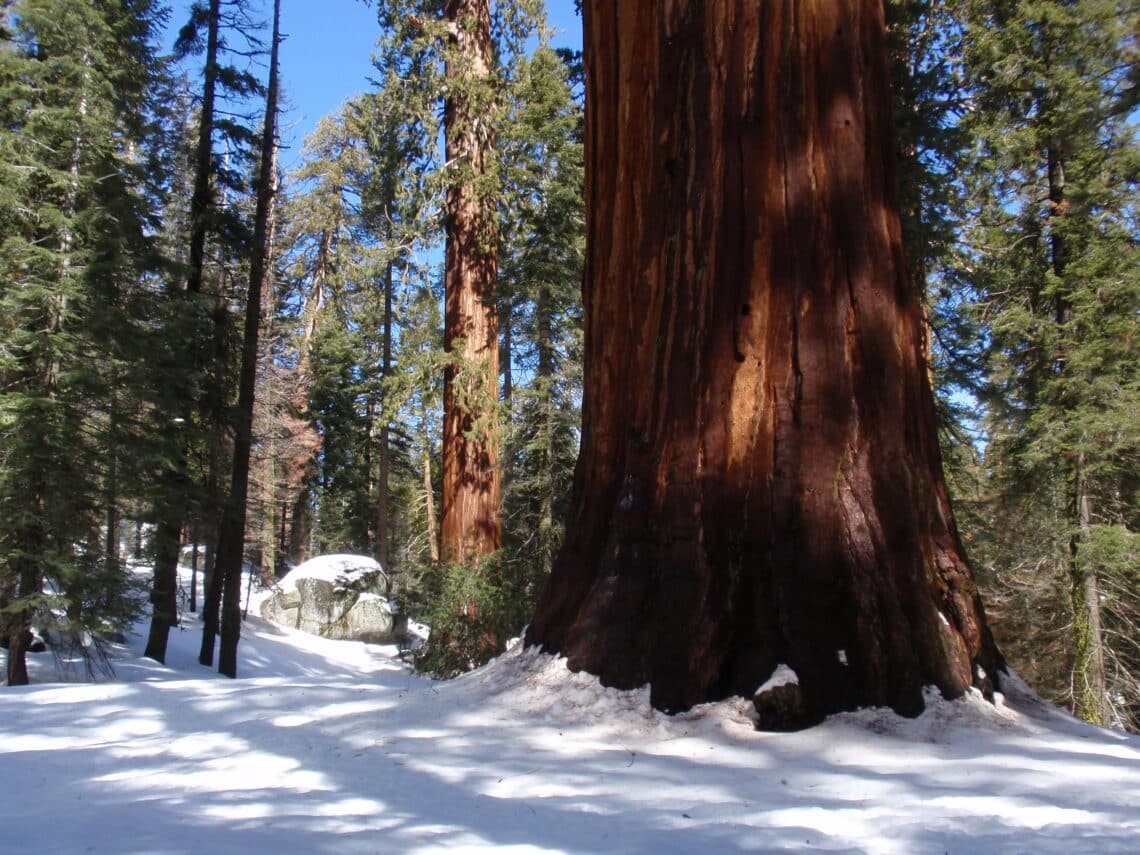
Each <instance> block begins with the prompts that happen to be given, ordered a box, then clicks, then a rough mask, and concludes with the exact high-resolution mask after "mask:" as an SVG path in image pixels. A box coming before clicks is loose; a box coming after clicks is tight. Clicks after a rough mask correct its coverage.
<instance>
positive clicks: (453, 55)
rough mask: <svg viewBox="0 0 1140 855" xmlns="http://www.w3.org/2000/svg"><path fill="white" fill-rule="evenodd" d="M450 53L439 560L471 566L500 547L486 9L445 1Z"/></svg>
mask: <svg viewBox="0 0 1140 855" xmlns="http://www.w3.org/2000/svg"><path fill="white" fill-rule="evenodd" d="M444 10H445V12H444V13H445V15H446V17H447V20H448V22H449V23H450V24H451V26H452V33H453V39H454V43H453V45H452V48H451V50H450V51H449V58H448V63H447V75H448V78H449V79H450V80H451V81H452V83H453V88H452V92H451V94H450V96H449V97H448V99H447V105H446V110H445V113H446V115H445V125H446V138H447V145H446V148H447V159H448V161H449V162H450V163H452V164H455V166H454V168H455V169H456V170H457V172H456V175H457V177H456V178H455V179H454V180H453V181H452V183H451V186H450V187H449V188H448V192H447V212H448V224H447V249H446V269H445V272H444V289H445V312H444V349H445V350H446V351H447V352H448V353H449V354H451V357H452V361H451V364H450V365H449V367H448V369H447V374H446V378H445V384H446V385H445V387H444V404H443V413H444V415H443V495H442V504H443V514H442V519H441V523H440V540H441V550H442V554H443V558H444V560H446V561H453V562H456V563H458V564H469V563H472V562H474V561H476V560H478V559H479V558H480V557H482V556H484V555H488V554H490V553H493V552H495V551H496V550H498V549H499V547H500V546H501V544H502V528H501V522H500V518H499V512H500V490H501V486H500V478H499V466H498V463H499V460H498V458H499V426H498V419H497V417H496V411H497V407H498V380H499V341H498V324H497V321H496V317H495V314H496V313H495V296H496V295H495V289H496V284H497V278H498V250H497V246H496V244H497V228H496V220H495V216H496V212H495V200H494V199H492V198H488V196H487V194H486V190H485V189H484V188H483V187H482V186H481V181H480V179H483V178H484V177H485V176H486V175H487V174H488V170H489V169H490V168H491V158H492V147H493V139H492V133H491V129H490V127H489V126H488V124H487V116H486V113H487V111H488V109H489V106H490V105H489V96H488V92H489V91H490V87H491V85H492V84H491V80H490V69H491V13H490V4H489V2H488V0H447V2H446V3H445V4H444Z"/></svg>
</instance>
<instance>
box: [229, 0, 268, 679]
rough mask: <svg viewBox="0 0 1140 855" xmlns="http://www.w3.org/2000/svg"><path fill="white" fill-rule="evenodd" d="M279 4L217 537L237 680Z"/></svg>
mask: <svg viewBox="0 0 1140 855" xmlns="http://www.w3.org/2000/svg"><path fill="white" fill-rule="evenodd" d="M280 22H281V0H274V3H273V35H272V41H271V42H270V48H269V85H268V88H267V90H266V98H265V124H264V126H263V127H262V131H261V152H260V155H261V156H260V169H259V173H258V183H257V207H256V211H255V214H254V226H253V253H252V256H251V258H250V265H249V288H248V290H247V294H246V305H245V329H244V332H243V337H242V348H241V370H240V372H239V379H238V400H237V407H236V409H235V412H234V416H235V419H234V421H235V430H234V457H233V471H232V473H231V477H230V495H229V499H228V501H227V502H226V507H225V512H224V514H223V516H222V526H221V531H220V533H219V536H218V566H217V568H216V570H215V572H216V573H217V574H218V575H220V576H221V577H222V590H223V595H224V596H223V601H222V620H221V630H222V633H221V634H222V640H221V645H220V647H219V649H218V671H220V672H221V673H222V674H225V675H226V676H227V677H236V676H237V650H238V641H239V640H240V638H241V568H242V557H243V552H244V550H243V546H244V545H245V520H246V513H247V510H248V505H249V502H248V498H249V467H250V455H251V453H252V447H253V405H254V387H255V386H256V384H257V338H258V332H259V331H260V329H261V295H262V293H263V292H265V291H266V290H267V287H266V286H267V283H268V281H269V279H270V251H271V247H270V245H269V233H270V225H271V223H272V218H273V213H272V212H273V203H274V197H275V190H276V187H275V184H276V181H275V177H276V171H277V158H276V152H277V55H278V48H279V46H280V41H281V39H280Z"/></svg>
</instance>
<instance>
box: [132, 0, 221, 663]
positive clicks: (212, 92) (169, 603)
mask: <svg viewBox="0 0 1140 855" xmlns="http://www.w3.org/2000/svg"><path fill="white" fill-rule="evenodd" d="M208 14H209V17H208V21H207V32H206V60H205V69H204V72H203V75H204V79H203V84H202V106H201V109H200V112H199V116H198V145H197V150H196V153H195V169H194V189H193V193H192V194H191V197H190V251H189V253H188V255H189V265H188V266H189V271H188V272H187V276H186V291H187V293H188V294H189V295H190V296H191V297H192V298H193V297H194V296H195V295H198V294H200V293H201V291H202V278H203V274H204V271H205V259H206V236H207V235H208V234H209V231H210V226H211V224H212V219H213V218H212V216H211V211H212V189H211V187H212V183H211V178H212V177H213V165H214V163H213V161H214V146H213V136H214V105H215V100H216V91H217V80H218V27H219V21H220V17H221V0H210V6H209V13H208ZM191 310H194V306H191ZM187 346H188V348H189V352H190V354H192V355H193V359H192V362H193V366H192V367H193V370H194V371H195V372H197V371H198V370H199V369H200V368H202V365H201V364H200V362H199V353H200V350H199V348H200V345H199V344H198V343H197V342H191V343H190V344H188V345H187ZM191 418H192V417H191V414H189V413H187V415H186V416H185V417H183V420H182V423H183V424H190V423H191ZM173 441H174V444H175V451H174V456H173V460H172V462H171V465H170V468H169V469H168V471H167V473H166V475H165V477H164V479H163V480H164V481H165V482H167V483H168V484H169V485H170V489H169V490H167V491H166V492H165V494H164V495H163V497H162V499H161V500H160V501H161V502H162V504H163V507H162V508H160V509H158V517H159V521H158V524H157V525H156V527H155V549H154V553H155V560H154V586H153V591H152V600H151V601H152V603H153V610H152V614H151V624H150V634H149V635H148V637H147V647H146V654H145V655H146V656H148V657H150V658H152V659H155V660H156V661H158V662H165V661H166V644H167V636H168V635H169V632H170V627H172V626H173V625H174V622H175V620H176V619H177V608H176V605H175V600H174V597H175V595H176V592H177V587H178V550H179V548H180V546H181V544H180V540H179V538H180V537H181V532H182V528H183V526H184V525H185V523H186V519H187V517H188V514H189V510H190V504H189V487H190V479H189V477H188V467H189V462H188V457H189V450H188V448H187V447H186V442H185V441H184V440H183V439H182V438H181V437H178V436H176V437H174V440H173ZM208 581H209V580H207V582H208ZM208 605H209V601H208V597H207V606H208ZM207 613H208V608H207ZM211 658H212V653H211Z"/></svg>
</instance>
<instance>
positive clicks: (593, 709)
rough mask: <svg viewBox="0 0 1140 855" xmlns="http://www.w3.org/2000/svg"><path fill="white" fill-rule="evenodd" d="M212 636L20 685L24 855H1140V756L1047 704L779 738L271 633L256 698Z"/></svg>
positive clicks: (509, 671)
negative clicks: (204, 651)
mask: <svg viewBox="0 0 1140 855" xmlns="http://www.w3.org/2000/svg"><path fill="white" fill-rule="evenodd" d="M253 612H256V609H252V610H251V613H253ZM199 641H200V631H199V625H198V624H197V622H196V621H194V620H188V621H187V622H186V625H185V627H184V628H183V629H181V630H175V631H174V632H173V633H172V637H171V646H170V655H169V657H168V662H167V665H166V666H161V665H158V664H156V663H153V662H150V661H148V660H144V659H141V658H140V657H139V651H141V649H142V646H143V643H144V639H143V638H133V639H131V641H130V644H129V645H127V646H126V647H124V648H123V649H122V650H120V651H119V652H118V656H119V658H117V659H116V661H115V670H116V679H114V680H107V681H101V682H98V683H93V684H92V683H87V684H59V683H54V684H53V683H50V682H41V681H46V680H50V679H51V678H52V675H51V670H50V662H51V657H50V655H48V654H39V655H32V656H31V657H30V659H31V660H32V662H33V663H34V664H35V666H36V669H37V670H36V671H35V672H34V676H33V679H34V680H36V681H37V682H36V683H35V684H34V685H32V686H28V687H19V688H11V687H4V688H0V792H3V793H4V794H5V797H4V798H3V799H0V852H4V853H23V852H35V853H45V852H111V853H227V852H234V853H237V852H241V853H261V852H266V853H275V855H283V853H325V852H327V853H337V855H342V853H387V852H400V853H416V852H432V851H441V850H445V849H446V850H452V851H456V852H478V851H489V850H495V851H502V852H517V853H522V852H630V853H642V852H644V853H655V855H656V853H674V852H675V853H716V852H733V851H750V852H804V851H831V852H845V853H847V852H853V853H898V855H914V854H915V853H932V855H934V853H937V855H944V853H949V855H959V853H964V855H986V853H1020V852H1026V853H1034V854H1035V855H1037V853H1065V855H1078V853H1096V855H1107V853H1114V852H1116V853H1125V852H1126V853H1140V739H1138V738H1136V737H1130V736H1126V735H1124V734H1121V733H1116V732H1110V731H1105V730H1100V729H1096V728H1092V727H1089V726H1087V725H1084V724H1081V723H1079V722H1076V721H1074V720H1073V719H1071V718H1069V717H1068V716H1066V715H1064V714H1062V713H1060V712H1057V711H1056V710H1054V709H1053V708H1051V707H1048V706H1046V705H1045V704H1043V703H1042V702H1041V701H1039V700H1037V699H1036V698H1035V697H1034V696H1033V695H1032V694H1031V693H1030V692H1028V691H1027V690H1024V689H1020V690H1018V689H1015V690H1011V691H1009V692H1007V694H1006V696H1005V697H1004V698H1003V699H1002V701H1001V703H999V705H998V706H997V707H996V708H994V707H991V706H990V705H988V704H986V703H985V702H984V701H982V700H980V699H979V698H976V697H967V698H965V699H963V700H960V701H957V702H954V703H947V702H945V701H942V700H940V699H931V702H930V704H929V706H928V710H927V712H926V713H925V714H924V715H923V716H922V717H920V718H918V719H915V720H906V719H901V718H899V717H897V716H895V715H893V714H892V713H890V712H887V711H883V710H864V711H861V712H858V713H852V714H848V715H842V716H837V717H834V718H832V719H830V720H828V721H827V722H825V723H824V724H823V725H821V726H819V727H816V728H813V729H811V730H808V731H804V732H801V733H793V734H772V733H758V732H756V731H755V730H753V728H752V726H751V723H750V721H749V718H748V705H747V704H745V703H743V702H726V703H721V704H715V705H710V706H707V707H702V708H698V709H696V710H694V711H691V712H690V713H688V714H686V715H681V716H674V717H667V716H662V715H660V714H658V713H656V712H654V711H652V710H651V709H650V708H649V706H648V703H647V697H648V695H647V692H644V691H641V692H617V691H613V690H607V689H602V688H601V687H600V686H599V685H598V684H597V682H596V681H595V680H593V678H590V677H588V676H585V675H574V674H571V673H569V672H568V671H567V670H566V668H565V666H564V664H563V663H562V662H561V661H559V660H557V659H553V658H551V657H548V656H544V655H540V654H538V653H536V652H534V651H526V650H522V649H519V648H515V649H513V650H512V651H510V652H508V653H507V654H505V655H504V656H503V657H501V658H500V659H498V660H497V661H496V662H494V663H492V664H491V665H489V666H488V667H486V668H484V669H482V670H480V671H477V672H475V673H472V674H469V675H467V676H465V677H462V678H460V679H457V680H454V681H451V682H446V683H441V682H432V681H429V680H425V679H422V678H420V677H417V676H414V675H412V674H410V673H409V672H408V671H407V670H406V668H405V667H404V666H403V665H402V664H401V662H400V661H399V659H398V658H397V656H396V652H397V651H396V650H395V648H393V647H382V646H375V645H365V644H361V643H358V642H348V641H326V640H323V639H319V638H315V637H311V636H305V635H302V634H300V633H296V632H290V631H283V630H279V629H276V628H274V627H272V626H270V625H269V624H267V623H265V622H264V621H262V620H260V619H259V618H255V617H250V619H249V620H248V621H247V623H246V624H245V628H244V630H243V638H242V642H241V647H240V663H239V673H240V675H241V676H240V678H239V679H238V680H236V681H235V680H227V679H225V678H222V677H219V676H218V675H217V674H216V673H215V672H213V671H211V670H210V669H207V668H203V667H201V666H199V665H198V664H197V650H198V644H199Z"/></svg>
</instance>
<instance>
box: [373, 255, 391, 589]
mask: <svg viewBox="0 0 1140 855" xmlns="http://www.w3.org/2000/svg"><path fill="white" fill-rule="evenodd" d="M389 237H390V236H389ZM392 269H393V265H392V263H391V262H388V266H387V268H386V269H385V271H384V350H383V356H382V362H381V366H380V376H381V378H382V380H384V381H386V380H388V378H390V377H391V376H392V326H393V310H392V279H393V277H392V272H393V270H392ZM391 421H392V414H391V405H390V404H389V403H388V391H387V389H385V390H383V392H382V393H381V407H380V448H379V450H378V453H379V458H380V460H379V472H378V473H377V488H376V560H377V561H379V562H380V566H381V567H383V568H384V569H385V570H388V540H389V539H390V537H391V535H390V533H389V532H390V529H391V513H390V511H389V508H388V505H389V503H390V501H391V498H390V494H391V480H392V449H391V436H390V433H391V431H390V423H391Z"/></svg>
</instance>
